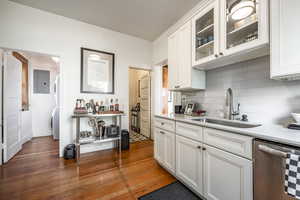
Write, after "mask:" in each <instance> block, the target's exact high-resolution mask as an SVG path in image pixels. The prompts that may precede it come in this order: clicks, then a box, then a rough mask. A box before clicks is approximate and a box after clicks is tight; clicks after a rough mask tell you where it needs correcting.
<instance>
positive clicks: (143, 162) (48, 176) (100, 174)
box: [0, 137, 175, 200]
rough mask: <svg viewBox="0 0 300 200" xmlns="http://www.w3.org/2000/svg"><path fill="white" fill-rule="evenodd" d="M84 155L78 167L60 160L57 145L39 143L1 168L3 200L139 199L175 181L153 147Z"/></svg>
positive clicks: (139, 145)
mask: <svg viewBox="0 0 300 200" xmlns="http://www.w3.org/2000/svg"><path fill="white" fill-rule="evenodd" d="M115 156H116V152H115V151H114V150H107V151H99V152H94V153H89V154H84V155H82V157H81V163H80V165H79V166H78V165H77V164H76V163H75V162H74V161H66V160H64V159H62V158H58V142H55V141H53V140H52V138H50V137H48V138H37V139H36V140H32V141H30V142H28V143H26V144H25V145H24V148H23V150H22V151H20V152H19V153H18V154H17V155H16V156H15V157H14V158H13V159H12V160H11V161H9V162H8V163H7V164H5V165H3V166H1V167H0V170H1V174H0V200H134V199H137V198H138V197H140V196H142V195H144V194H147V193H149V192H151V191H154V190H156V189H158V188H160V187H163V186H165V185H167V184H170V183H172V182H173V181H175V178H174V177H173V176H171V175H170V174H169V173H168V172H166V171H165V170H164V169H163V168H161V167H160V166H159V165H158V164H157V163H156V161H155V160H154V158H153V142H152V141H143V142H137V143H134V144H131V148H130V150H129V151H123V152H122V159H121V163H122V164H121V165H120V166H118V164H117V163H118V162H116V159H115Z"/></svg>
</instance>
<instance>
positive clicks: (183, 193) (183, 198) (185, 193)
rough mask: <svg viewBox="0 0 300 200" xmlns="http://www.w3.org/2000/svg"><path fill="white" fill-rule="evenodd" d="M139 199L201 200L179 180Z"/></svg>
mask: <svg viewBox="0 0 300 200" xmlns="http://www.w3.org/2000/svg"><path fill="white" fill-rule="evenodd" d="M139 200H201V198H199V197H198V196H197V195H195V194H194V193H193V192H192V191H191V190H189V189H188V188H187V187H185V186H184V185H183V184H182V183H180V182H179V181H176V182H174V183H171V184H169V185H167V186H165V187H162V188H160V189H158V190H155V191H153V192H151V193H149V194H146V195H144V196H142V197H139Z"/></svg>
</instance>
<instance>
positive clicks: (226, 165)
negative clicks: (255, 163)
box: [203, 145, 271, 200]
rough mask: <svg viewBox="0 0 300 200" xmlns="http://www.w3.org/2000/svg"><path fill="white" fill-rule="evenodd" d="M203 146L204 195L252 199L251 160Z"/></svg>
mask: <svg viewBox="0 0 300 200" xmlns="http://www.w3.org/2000/svg"><path fill="white" fill-rule="evenodd" d="M205 148H206V150H205V151H203V153H204V173H203V174H204V196H205V197H206V198H207V199H208V200H253V189H252V188H253V186H252V162H251V161H250V160H247V159H244V158H241V157H238V156H236V155H233V154H231V153H227V152H225V151H222V150H219V149H216V148H213V147H210V146H207V145H205ZM266 192H271V191H266Z"/></svg>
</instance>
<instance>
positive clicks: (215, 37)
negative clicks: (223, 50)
mask: <svg viewBox="0 0 300 200" xmlns="http://www.w3.org/2000/svg"><path fill="white" fill-rule="evenodd" d="M218 5H219V4H218V2H217V1H214V2H213V3H211V4H209V5H208V6H207V7H205V9H203V10H201V11H200V12H199V13H198V14H197V15H195V16H194V17H193V19H192V40H193V41H192V59H193V60H192V65H193V66H196V65H200V64H202V63H205V62H208V61H210V60H212V59H215V58H216V57H218V55H219V17H218V16H219V9H218Z"/></svg>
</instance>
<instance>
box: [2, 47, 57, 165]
mask: <svg viewBox="0 0 300 200" xmlns="http://www.w3.org/2000/svg"><path fill="white" fill-rule="evenodd" d="M0 54H1V57H0V58H2V59H1V62H2V66H3V74H2V76H1V77H2V81H1V83H2V85H1V90H2V94H3V95H2V98H1V105H2V106H1V107H2V110H1V117H2V121H3V124H2V129H1V140H2V141H3V148H2V153H1V155H2V156H1V163H7V162H9V161H10V160H11V159H16V158H19V157H24V156H30V155H36V154H37V153H38V154H44V153H45V154H49V153H50V154H51V155H53V154H57V157H58V156H59V127H60V125H59V115H60V113H59V110H60V103H59V98H60V95H59V93H60V75H59V74H60V63H59V57H57V56H50V55H45V54H40V53H33V52H28V51H20V50H12V49H5V48H3V49H1V51H0ZM1 163H0V164H1Z"/></svg>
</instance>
